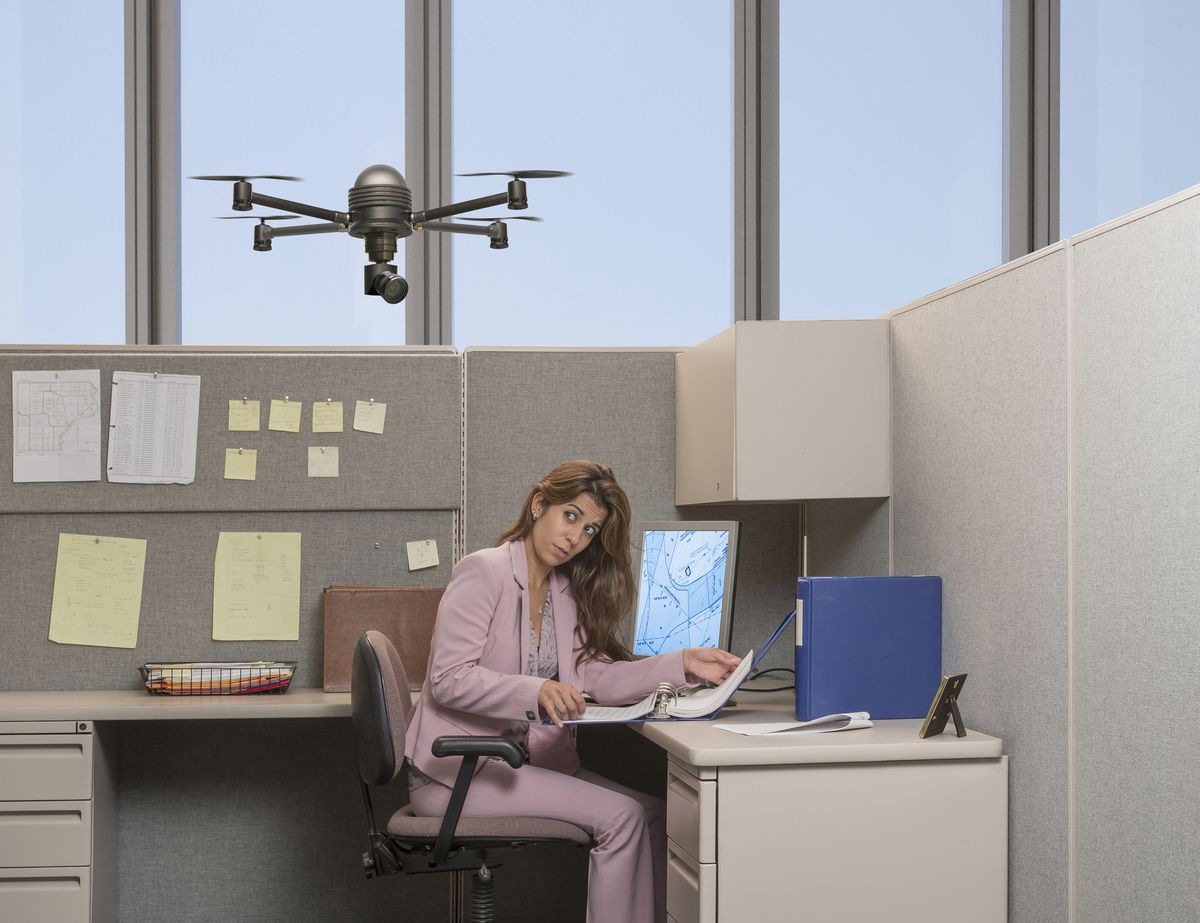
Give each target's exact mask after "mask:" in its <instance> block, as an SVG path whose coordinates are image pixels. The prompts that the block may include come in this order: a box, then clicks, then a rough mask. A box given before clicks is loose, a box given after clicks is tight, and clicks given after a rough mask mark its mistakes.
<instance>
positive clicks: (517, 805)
mask: <svg viewBox="0 0 1200 923" xmlns="http://www.w3.org/2000/svg"><path fill="white" fill-rule="evenodd" d="M449 800H450V789H448V788H447V787H446V786H444V785H442V784H440V783H438V782H430V783H428V784H426V785H423V786H421V787H420V788H418V789H416V790H415V791H414V792H413V793H412V806H413V810H415V811H416V812H417V814H419V815H422V816H427V817H430V816H433V817H436V816H438V815H440V814H442V813H444V811H445V808H446V803H447V802H448V801H449ZM506 814H512V815H525V816H529V817H549V818H553V819H554V820H564V821H568V822H570V823H572V824H576V825H577V826H580V827H583V828H584V829H585V830H589V831H591V834H592V839H593V840H595V841H596V845H595V847H593V848H592V851H591V855H590V857H589V861H588V901H587V923H665V921H666V919H667V882H666V877H667V831H666V805H665V804H664V803H663V801H662V800H661V799H659V798H655V797H653V796H652V795H644V794H642V793H641V792H637V791H634V790H633V789H631V788H626V787H625V786H623V785H618V784H617V783H616V782H613V781H611V780H609V779H606V778H604V777H603V776H601V775H597V774H596V773H594V772H589V771H588V770H586V769H580V770H578V771H576V773H575V774H574V775H566V774H565V773H561V772H555V771H554V770H552V769H543V768H541V767H540V766H530V765H526V766H523V767H521V768H520V769H513V768H511V767H510V766H509V765H508V764H507V763H503V762H499V761H494V762H493V761H489V762H487V763H485V764H484V766H483V768H482V769H480V770H479V772H478V773H477V774H476V776H475V779H474V780H473V781H472V782H471V789H470V791H469V792H468V794H467V801H466V804H465V805H464V807H463V815H464V816H466V815H475V816H499V815H506Z"/></svg>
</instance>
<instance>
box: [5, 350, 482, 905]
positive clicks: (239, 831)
mask: <svg viewBox="0 0 1200 923" xmlns="http://www.w3.org/2000/svg"><path fill="white" fill-rule="evenodd" d="M96 368H98V369H100V370H101V399H102V410H103V423H104V426H103V428H102V432H103V433H104V435H105V448H106V447H107V438H106V437H107V433H108V426H107V424H108V422H109V420H108V415H109V409H110V403H109V402H110V397H111V380H112V373H113V372H114V371H118V370H119V371H145V372H154V371H158V372H161V373H171V374H198V375H200V377H201V392H200V393H201V406H200V417H199V438H198V448H197V463H196V480H195V482H194V483H193V484H191V485H186V486H182V485H140V484H139V485H131V484H110V483H108V482H107V481H100V482H91V483H74V484H14V483H13V481H12V433H13V431H12V426H11V415H10V416H9V417H8V418H7V422H5V423H4V424H3V425H2V426H0V573H2V575H3V578H4V587H5V591H4V598H3V601H0V636H2V637H3V643H0V688H3V689H5V690H33V689H38V690H40V689H122V688H130V689H132V688H136V687H137V685H138V682H139V676H138V672H137V667H138V665H140V664H141V663H143V662H145V661H148V660H163V659H185V660H241V659H247V660H249V659H255V660H257V659H274V658H278V659H287V660H296V661H298V662H299V669H298V672H297V674H296V685H298V686H315V687H320V686H321V685H322V666H323V664H322V657H323V643H322V626H323V620H322V607H321V590H322V588H323V587H325V586H327V585H330V584H334V583H368V584H393V585H410V586H443V585H445V582H446V581H447V579H448V578H449V575H450V570H451V567H452V564H453V547H454V544H455V530H456V523H457V519H458V512H459V511H458V507H459V503H460V497H461V492H462V491H461V466H460V465H459V464H458V459H459V457H460V453H461V444H462V443H461V413H462V390H461V383H462V373H461V361H460V358H459V356H458V355H457V354H455V353H454V351H453V350H451V349H448V348H428V349H403V350H392V351H383V350H372V351H364V352H357V353H355V352H349V351H345V350H341V351H335V350H330V351H320V352H316V351H312V350H292V351H272V352H270V353H259V352H253V351H246V350H240V351H230V350H194V349H181V348H170V347H165V348H164V347H159V348H151V347H146V348H142V347H116V348H112V349H103V350H92V351H86V352H85V351H81V350H71V349H53V348H49V349H33V348H29V349H21V348H8V349H3V350H0V405H3V406H4V407H5V408H6V411H5V412H6V413H9V414H11V411H10V410H8V408H11V406H12V400H11V399H12V390H11V389H12V376H11V371H12V370H13V369H19V370H55V369H96ZM244 397H249V398H251V399H258V400H260V401H262V415H261V426H262V429H261V430H260V431H259V432H256V433H231V432H228V431H227V428H226V425H227V408H228V403H227V402H228V401H229V400H231V399H233V400H239V399H242V398H244ZM284 397H290V398H291V399H292V400H299V401H303V402H304V415H303V420H302V425H301V431H300V432H299V433H283V432H274V431H269V430H268V429H267V428H266V427H267V419H268V413H267V411H268V407H269V402H270V400H271V399H272V398H284ZM371 398H374V399H375V400H376V401H385V402H387V404H388V409H387V416H386V423H385V427H384V433H383V434H382V435H375V434H370V433H363V432H356V431H354V430H353V428H352V422H353V406H354V404H353V402H354V401H355V400H358V399H362V400H369V399H371ZM326 399H333V400H340V401H342V402H343V404H344V410H345V416H344V426H343V429H344V431H343V432H342V433H322V434H317V435H314V434H312V433H311V425H310V416H309V414H310V408H311V403H312V402H313V401H314V400H317V401H323V400H326ZM309 445H336V446H338V447H339V456H340V459H339V461H340V465H339V469H340V471H339V477H338V478H336V479H333V478H313V479H310V478H308V476H307V447H308V446H309ZM227 447H230V448H236V447H244V448H255V449H257V450H258V453H259V454H258V466H257V467H258V470H257V479H256V480H254V481H227V480H225V479H224V477H223V463H224V454H225V449H226V448H227ZM258 530H262V531H298V532H300V533H301V541H302V565H301V596H300V640H299V641H297V642H282V641H268V642H238V643H230V642H217V641H213V640H212V596H213V563H214V558H215V552H216V544H217V535H218V533H219V532H221V531H258ZM62 532H71V533H81V534H87V535H110V536H121V537H128V538H142V539H146V541H147V552H146V566H145V579H144V583H143V589H142V605H141V615H140V620H139V632H138V645H137V647H136V648H135V649H134V650H128V651H127V650H118V649H114V648H101V647H82V646H73V645H59V644H54V643H51V642H50V641H48V640H47V631H48V627H49V619H50V600H51V593H52V588H53V581H54V571H55V562H56V553H57V544H58V535H59V534H60V533H62ZM427 538H433V539H436V540H437V543H438V550H439V557H440V564H439V566H438V567H436V568H430V569H428V570H419V571H412V572H410V571H409V570H408V566H407V561H406V555H405V542H407V541H413V540H417V539H427ZM80 717H84V718H86V717H88V716H86V715H82V716H80ZM352 752H353V751H352V741H351V739H350V736H349V725H348V722H345V721H334V720H292V721H186V722H180V721H145V722H125V723H123V724H122V725H121V727H120V733H119V742H118V762H119V776H118V778H119V794H118V798H119V810H118V814H117V822H118V826H117V843H118V880H117V919H120V920H138V919H149V918H158V917H163V918H167V917H169V918H174V919H197V918H200V917H203V918H205V919H241V918H243V917H255V918H258V919H278V920H286V919H294V920H311V919H323V920H335V919H342V918H345V916H346V913H347V908H349V907H353V908H354V910H353V913H352V915H353V917H354V919H356V920H362V921H373V920H379V921H383V920H394V919H395V918H396V915H397V912H398V908H399V907H401V906H404V907H405V908H406V909H407V911H408V912H410V913H412V914H413V915H414V917H415V918H419V919H424V918H430V919H432V918H436V917H439V916H442V915H444V913H445V908H446V906H447V898H446V894H445V889H444V888H438V887H433V888H430V887H423V886H422V885H423V884H424V883H423V882H420V881H418V882H417V884H416V885H415V886H414V885H413V884H411V883H409V882H404V881H401V880H399V879H390V880H386V879H385V880H380V881H373V882H367V881H364V880H363V876H362V871H361V868H360V867H359V855H360V854H361V852H362V848H363V839H364V838H363V833H362V822H361V820H360V818H361V816H362V809H361V804H360V800H359V795H358V791H357V787H356V785H357V783H356V776H355V770H354V765H353V761H352V757H351V754H352Z"/></svg>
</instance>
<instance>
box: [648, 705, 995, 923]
mask: <svg viewBox="0 0 1200 923" xmlns="http://www.w3.org/2000/svg"><path fill="white" fill-rule="evenodd" d="M737 698H738V700H739V707H737V708H735V709H731V710H727V711H726V712H724V713H723V714H722V716H721V717H720V718H718V719H717V721H716V722H715V723H716V724H726V723H735V722H756V721H783V720H791V719H792V718H793V716H792V715H791V713H790V711H789V707H788V704H787V700H786V699H781V698H780V697H779V696H774V697H770V695H769V694H764V693H757V694H754V693H746V692H739V693H738V696H737ZM920 726H921V722H920V721H919V720H915V719H914V720H905V721H878V722H876V723H875V726H874V727H873V728H868V729H863V730H856V731H842V732H834V733H825V734H808V735H793V736H791V737H788V736H786V735H784V736H780V735H775V736H772V737H768V738H760V737H744V736H741V735H737V734H732V733H729V732H728V731H723V730H720V729H719V728H718V727H716V726H714V723H711V722H693V721H676V722H658V723H653V722H651V723H646V724H644V725H640V726H636V727H638V728H639V729H640V732H641V733H642V734H643V735H644V736H645V737H646V738H647V739H648V740H650V741H652V742H654V743H655V744H657V745H658V746H660V747H662V748H663V749H664V750H666V751H667V755H668V764H667V835H668V871H667V878H668V887H667V892H668V911H669V913H670V918H671V920H673V921H675V923H717V921H721V923H738V921H743V920H754V921H763V923H771V921H775V920H779V921H784V920H787V921H792V920H797V919H806V920H820V921H823V923H827V921H828V923H835V921H843V920H844V921H855V923H857V921H864V920H889V921H905V920H912V921H921V923H928V921H947V923H949V921H961V920H964V919H967V920H972V921H981V923H991V921H995V923H1002V921H1004V920H1005V919H1006V917H1007V894H1008V833H1007V831H1008V757H1006V756H1003V755H1002V752H1001V747H1002V744H1001V741H1000V740H998V739H997V738H995V737H989V736H987V735H985V734H979V733H976V732H974V731H969V732H968V734H967V736H966V737H964V738H961V739H960V738H957V737H955V736H954V733H953V729H951V731H950V732H949V733H948V734H943V735H941V736H939V737H935V738H931V739H929V740H920V739H918V738H917V731H918V729H919V728H920Z"/></svg>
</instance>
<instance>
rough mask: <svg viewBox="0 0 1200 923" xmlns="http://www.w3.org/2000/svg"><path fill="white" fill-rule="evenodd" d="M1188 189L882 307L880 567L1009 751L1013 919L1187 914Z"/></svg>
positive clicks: (1194, 835) (1195, 677) (1199, 678)
mask: <svg viewBox="0 0 1200 923" xmlns="http://www.w3.org/2000/svg"><path fill="white" fill-rule="evenodd" d="M1198 254H1200V189H1192V190H1188V191H1187V192H1185V193H1182V194H1180V195H1179V196H1175V197H1173V198H1171V199H1168V200H1165V201H1164V202H1162V203H1158V204H1157V205H1154V206H1151V207H1149V208H1147V209H1144V210H1142V211H1140V212H1137V213H1134V214H1133V215H1131V216H1129V217H1127V218H1123V219H1120V220H1118V221H1115V222H1112V223H1110V224H1108V225H1105V226H1103V227H1101V228H1098V229H1096V230H1094V231H1090V232H1087V233H1085V234H1082V235H1079V236H1078V237H1076V238H1073V239H1072V240H1070V241H1065V242H1062V243H1059V244H1056V245H1055V246H1052V247H1050V248H1047V249H1046V250H1043V251H1039V252H1038V253H1036V254H1033V255H1031V256H1030V257H1027V258H1025V259H1022V260H1020V261H1017V262H1015V263H1012V264H1009V265H1007V266H1004V267H1001V268H1000V269H999V270H997V271H994V272H991V273H987V274H985V275H983V276H980V277H978V278H976V279H972V280H970V281H969V282H967V283H964V284H963V285H960V286H955V287H954V288H951V289H948V290H946V291H944V292H940V293H938V294H937V295H935V296H932V297H930V298H927V299H924V300H922V301H920V302H918V303H916V304H914V305H912V306H909V307H907V308H904V309H901V310H900V311H898V312H896V313H895V314H893V315H892V335H893V375H894V379H893V413H894V419H893V431H894V434H893V435H894V469H895V470H894V478H893V483H894V491H893V498H892V501H891V516H892V519H893V523H892V532H893V544H892V567H893V570H894V572H895V573H921V572H926V573H938V574H941V575H942V576H943V577H944V578H945V621H944V635H943V648H944V655H943V658H944V664H945V667H946V669H947V670H966V671H968V672H969V673H970V674H971V677H970V679H969V680H968V682H967V692H966V696H965V698H964V700H963V710H964V713H965V716H966V718H967V721H968V722H969V723H970V724H971V725H972V726H973V727H976V728H978V729H980V730H982V731H986V732H989V733H992V734H996V735H998V736H1001V737H1003V738H1004V741H1005V749H1006V751H1007V752H1008V753H1009V755H1010V756H1011V763H1010V766H1011V780H1010V781H1011V796H1010V919H1011V920H1012V921H1014V923H1044V921H1067V923H1083V921H1087V923H1123V921H1128V920H1134V919H1138V920H1163V921H1167V920H1171V921H1174V920H1184V919H1196V918H1198V917H1200V889H1198V888H1197V887H1196V875H1197V866H1196V858H1195V849H1194V843H1195V842H1196V841H1197V839H1198V838H1200V800H1198V799H1197V798H1196V792H1197V790H1196V782H1195V771H1194V764H1195V753H1196V750H1197V748H1198V747H1200V732H1197V731H1196V728H1195V726H1194V723H1193V722H1191V720H1190V715H1191V713H1192V711H1193V710H1194V707H1195V705H1196V704H1197V701H1198V699H1200V696H1198V692H1200V673H1198V672H1197V669H1196V663H1197V660H1198V659H1200V631H1198V630H1197V629H1198V628H1200V620H1198V618H1197V612H1200V574H1198V571H1197V569H1196V567H1195V566H1194V565H1195V560H1196V553H1197V552H1196V548H1197V544H1198V539H1200V528H1198V527H1197V523H1198V522H1200V499H1198V498H1200V465H1198V464H1197V459H1198V458H1200V455H1198V453H1197V449H1196V447H1197V445H1200V414H1198V411H1200V360H1198V359H1197V356H1200V348H1198V344H1200V271H1198V269H1197V267H1198V266H1200V260H1198V257H1197V255H1198Z"/></svg>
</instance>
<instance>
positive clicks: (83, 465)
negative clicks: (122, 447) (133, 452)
mask: <svg viewBox="0 0 1200 923" xmlns="http://www.w3.org/2000/svg"><path fill="white" fill-rule="evenodd" d="M12 386H13V390H12V401H13V408H12V409H13V483H14V484H21V483H28V482H31V481H98V480H100V370H99V369H74V370H67V369H60V370H58V371H52V372H18V371H14V372H13V373H12Z"/></svg>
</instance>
